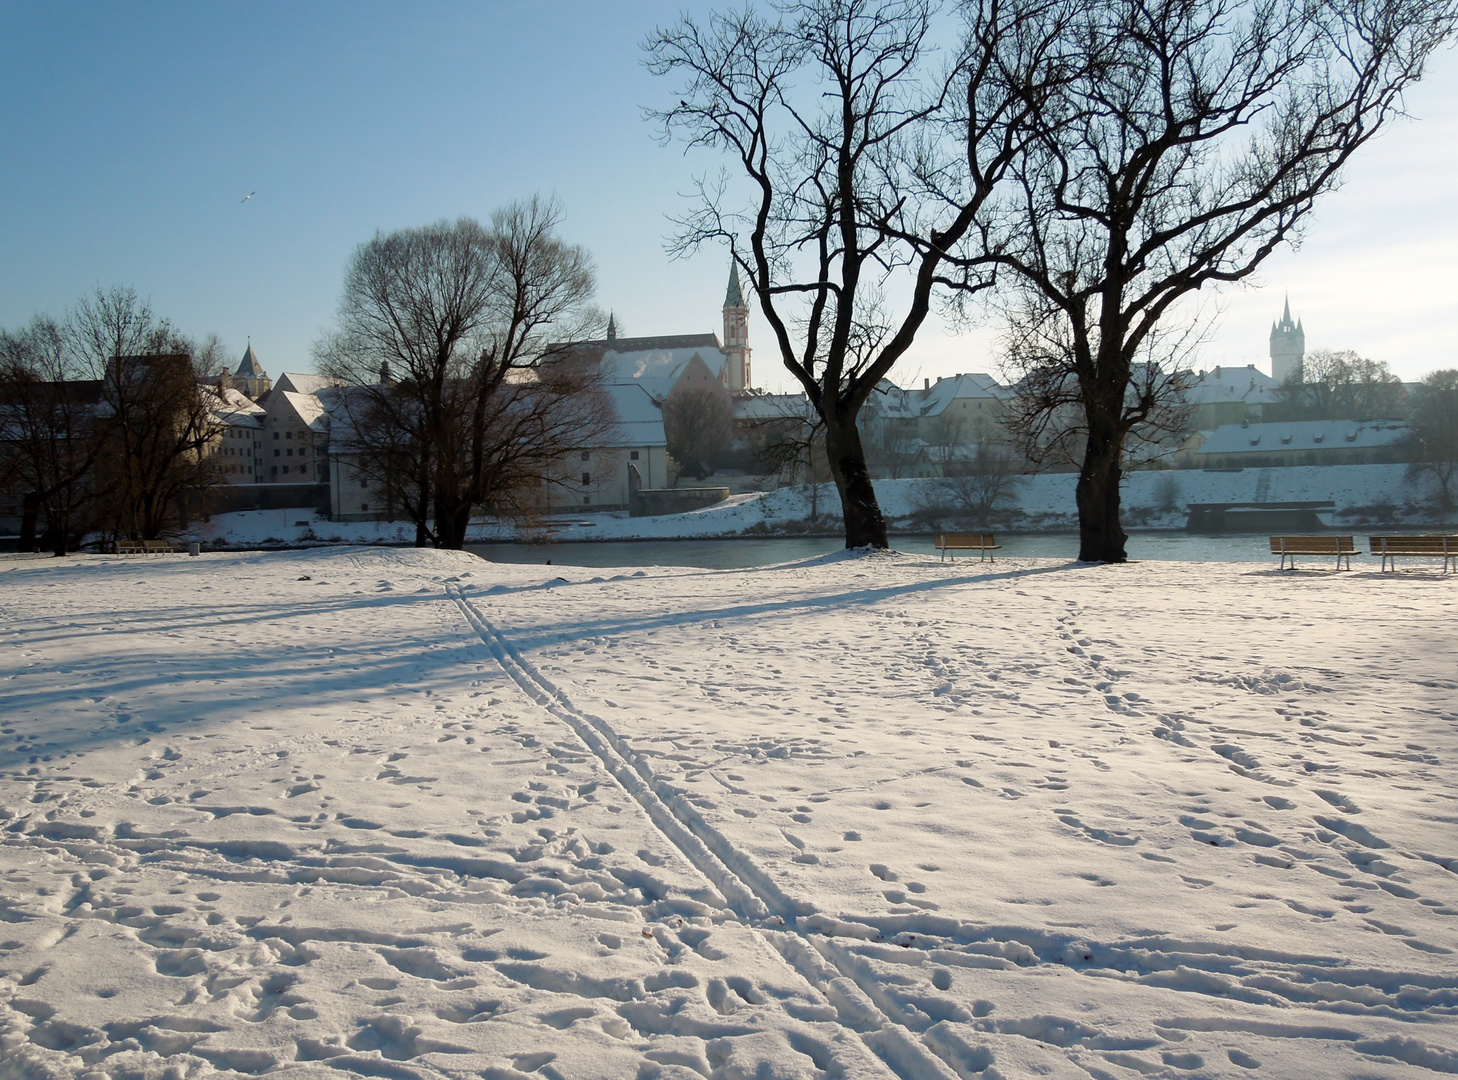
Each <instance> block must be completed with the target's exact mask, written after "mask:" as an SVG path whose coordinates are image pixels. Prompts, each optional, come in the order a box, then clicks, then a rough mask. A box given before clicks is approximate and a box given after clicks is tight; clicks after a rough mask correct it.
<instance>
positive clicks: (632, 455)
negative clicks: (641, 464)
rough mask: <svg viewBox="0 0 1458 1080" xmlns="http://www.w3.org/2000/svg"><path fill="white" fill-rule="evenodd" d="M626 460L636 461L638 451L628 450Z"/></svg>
mask: <svg viewBox="0 0 1458 1080" xmlns="http://www.w3.org/2000/svg"><path fill="white" fill-rule="evenodd" d="M628 460H629V461H637V460H638V451H636V450H629V451H628Z"/></svg>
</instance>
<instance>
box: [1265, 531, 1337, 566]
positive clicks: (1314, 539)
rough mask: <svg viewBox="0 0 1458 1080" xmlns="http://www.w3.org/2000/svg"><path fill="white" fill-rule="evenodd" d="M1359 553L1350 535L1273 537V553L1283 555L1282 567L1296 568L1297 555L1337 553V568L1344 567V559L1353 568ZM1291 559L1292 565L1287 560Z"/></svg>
mask: <svg viewBox="0 0 1458 1080" xmlns="http://www.w3.org/2000/svg"><path fill="white" fill-rule="evenodd" d="M1356 553H1357V548H1356V545H1355V544H1353V543H1352V538H1351V537H1350V536H1273V537H1271V554H1272V555H1279V556H1281V569H1282V570H1286V569H1291V570H1295V569H1296V556H1297V555H1335V556H1336V564H1337V569H1338V570H1340V569H1341V568H1342V560H1343V559H1346V560H1347V569H1348V570H1350V569H1351V568H1352V556H1353V555H1355V554H1356ZM1287 559H1290V560H1291V565H1290V566H1289V567H1287V566H1286V560H1287Z"/></svg>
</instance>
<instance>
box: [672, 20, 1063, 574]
mask: <svg viewBox="0 0 1458 1080" xmlns="http://www.w3.org/2000/svg"><path fill="white" fill-rule="evenodd" d="M1060 10H1061V11H1064V12H1065V13H1066V12H1067V11H1071V10H1072V8H1071V5H1069V6H1067V7H1061V8H1060V7H1059V6H1058V5H1055V4H1050V3H1043V2H1040V0H990V2H989V3H986V4H982V5H980V6H969V7H968V8H966V9H965V11H964V15H965V26H964V27H962V28H960V30H961V33H960V41H961V42H962V44H961V45H960V46H958V47H956V48H954V49H953V50H952V52H951V53H950V54H946V55H942V54H938V53H937V51H936V49H934V48H933V47H932V46H933V41H934V40H937V39H938V38H939V36H942V37H945V36H948V35H950V37H951V38H952V39H953V40H957V39H958V37H959V33H958V32H955V31H949V30H948V29H947V28H944V27H942V26H940V25H939V24H938V23H937V21H936V19H935V18H934V12H933V8H932V5H931V4H930V3H929V2H928V0H800V2H795V3H784V4H782V5H779V6H778V7H777V8H776V9H775V11H776V14H774V15H771V16H766V15H763V14H761V13H759V12H757V11H755V10H753V9H746V10H744V11H742V12H739V13H716V14H713V15H711V16H709V18H708V19H707V20H706V21H705V22H703V23H699V22H696V21H694V20H693V19H690V18H684V19H683V20H682V21H680V22H679V23H678V24H677V25H676V26H674V27H672V28H670V29H666V30H659V31H656V32H655V33H654V34H653V35H652V36H651V37H650V38H649V40H648V42H647V43H646V49H647V52H648V66H649V68H650V70H652V71H653V72H655V73H656V74H659V75H665V76H674V77H677V78H678V79H679V83H678V93H677V94H676V95H675V96H676V97H677V100H678V104H677V105H676V106H673V107H670V108H668V109H666V110H663V111H660V112H657V113H655V114H653V115H654V116H655V117H656V119H658V120H659V121H661V122H662V124H663V127H664V134H665V138H669V137H673V136H679V137H681V138H682V139H683V140H684V141H685V142H686V143H687V144H688V145H689V146H690V147H706V148H709V149H712V150H717V151H721V152H723V153H725V154H726V155H727V156H728V157H729V158H730V159H731V160H732V162H733V165H732V172H728V171H726V172H725V173H724V174H722V175H721V176H720V177H719V178H718V179H717V180H712V181H711V180H700V181H699V183H698V196H697V200H696V206H695V209H694V210H692V211H691V212H690V213H689V214H688V216H687V217H685V218H682V219H680V220H679V221H678V222H677V225H678V227H679V231H678V239H677V241H676V244H675V247H674V250H675V251H676V252H678V253H680V254H686V253H689V252H692V251H693V250H695V249H696V248H698V247H699V246H700V245H702V244H704V243H706V242H713V241H727V242H728V243H729V245H730V247H731V250H732V251H733V253H734V257H735V258H736V260H737V262H738V265H739V267H740V269H741V270H742V271H743V272H744V274H745V275H746V276H747V278H748V280H749V282H750V284H751V286H752V288H753V290H754V294H755V296H756V298H757V299H758V301H759V305H760V310H761V311H762V312H763V313H764V316H765V318H766V319H767V320H768V322H769V324H770V328H771V329H772V331H773V332H774V337H775V346H776V349H777V351H778V353H779V356H780V359H781V361H782V362H783V363H784V365H785V368H786V369H787V370H788V371H789V372H790V373H791V374H792V375H794V377H795V378H796V380H797V381H798V382H799V384H800V386H801V387H802V388H803V390H804V392H805V394H806V395H807V397H808V398H809V400H810V403H811V405H812V406H813V407H814V409H815V411H816V413H817V415H818V416H819V417H820V421H821V424H822V425H823V431H824V437H825V442H826V448H827V453H828V457H829V461H830V470H831V474H832V476H833V478H834V480H835V484H836V488H837V491H838V492H839V495H840V500H841V506H842V510H843V515H844V521H845V535H846V545H847V546H848V547H860V546H871V547H880V548H884V547H886V546H887V537H886V523H885V520H884V518H883V517H882V514H881V510H880V507H879V505H878V504H877V502H876V494H875V489H874V487H873V486H872V483H871V478H870V473H869V471H868V469H867V467H866V456H865V452H864V449H863V447H862V443H861V436H860V432H859V430H858V428H857V424H856V420H857V417H858V415H859V413H860V411H861V407H862V405H864V404H865V402H866V400H867V397H868V396H869V395H870V393H871V392H872V390H873V389H874V388H875V386H876V384H877V383H878V382H879V381H880V380H881V379H882V378H884V377H885V376H886V374H887V373H888V372H889V371H890V370H891V368H892V366H893V365H894V364H895V363H896V362H897V361H898V360H899V359H900V358H901V357H902V356H903V355H905V353H906V350H907V349H908V348H909V347H910V345H911V343H912V341H913V340H914V339H915V336H916V334H917V332H918V331H919V330H920V328H921V326H922V324H923V322H924V321H925V319H926V316H927V315H928V313H929V311H930V305H931V299H932V290H933V289H934V288H935V287H936V286H937V285H938V283H939V282H940V281H941V274H942V272H943V270H944V269H945V267H944V257H945V255H946V253H947V252H948V251H949V250H950V249H951V248H952V247H953V246H954V245H957V244H959V243H960V242H962V241H963V240H965V239H966V238H967V237H968V236H969V235H972V234H974V233H976V234H980V233H982V232H983V231H985V230H986V229H987V227H988V223H987V221H986V220H984V209H985V208H986V207H987V205H988V203H989V201H990V200H991V199H992V198H993V196H994V193H995V192H996V191H997V189H998V187H999V184H1000V183H1001V181H1002V180H1003V178H1004V176H1005V175H1006V172H1007V170H1008V168H1009V166H1010V165H1011V163H1012V162H1013V161H1014V160H1015V159H1016V157H1017V155H1018V153H1019V151H1020V149H1021V139H1022V138H1023V137H1024V127H1023V122H1024V120H1025V119H1026V117H1027V116H1028V115H1029V113H1030V112H1032V111H1034V109H1035V107H1036V105H1037V103H1039V102H1040V101H1041V98H1042V94H1043V90H1042V88H1041V83H1042V81H1043V80H1044V79H1045V78H1048V77H1051V68H1050V65H1048V64H1047V63H1046V61H1047V54H1046V49H1045V46H1046V45H1047V44H1049V43H1050V42H1056V37H1050V36H1049V35H1048V34H1047V33H1046V30H1045V28H1044V26H1043V23H1044V20H1046V19H1048V18H1054V21H1055V22H1056V17H1055V16H1054V14H1053V13H1054V12H1056V11H1060ZM979 265H981V264H978V263H977V262H976V260H971V259H964V260H963V262H962V263H961V264H960V265H959V266H958V281H959V282H960V284H961V285H962V286H963V288H964V289H966V290H968V291H975V290H977V289H980V288H983V287H985V286H986V285H988V284H989V280H988V279H987V278H986V277H982V276H979V275H978V273H977V267H978V266H979ZM896 290H904V291H906V292H907V293H908V294H909V295H908V296H907V298H906V300H905V303H904V306H903V307H902V308H901V311H900V314H899V315H896V316H894V317H893V316H890V315H888V314H887V311H888V309H889V301H888V300H887V297H888V296H890V295H891V294H892V292H895V291H896Z"/></svg>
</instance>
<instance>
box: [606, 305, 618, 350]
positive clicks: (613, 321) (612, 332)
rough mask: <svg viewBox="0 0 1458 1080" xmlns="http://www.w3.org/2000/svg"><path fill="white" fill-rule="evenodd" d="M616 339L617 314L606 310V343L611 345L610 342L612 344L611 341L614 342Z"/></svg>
mask: <svg viewBox="0 0 1458 1080" xmlns="http://www.w3.org/2000/svg"><path fill="white" fill-rule="evenodd" d="M617 340H618V320H617V316H616V315H615V314H614V313H613V312H611V311H609V312H608V328H607V343H608V344H609V345H611V344H613V342H615V341H617Z"/></svg>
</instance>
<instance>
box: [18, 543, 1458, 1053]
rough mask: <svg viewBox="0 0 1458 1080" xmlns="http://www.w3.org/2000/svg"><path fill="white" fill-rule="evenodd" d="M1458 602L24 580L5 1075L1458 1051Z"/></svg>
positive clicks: (785, 585) (464, 565)
mask: <svg viewBox="0 0 1458 1080" xmlns="http://www.w3.org/2000/svg"><path fill="white" fill-rule="evenodd" d="M1455 616H1458V591H1455V588H1454V581H1453V578H1452V575H1448V577H1446V578H1445V577H1444V576H1443V575H1442V574H1441V573H1439V572H1438V571H1437V570H1436V569H1435V568H1432V569H1418V568H1408V569H1405V570H1403V571H1402V572H1401V573H1398V574H1390V573H1389V574H1386V575H1383V574H1380V573H1379V572H1377V571H1376V569H1375V568H1372V569H1356V570H1353V571H1352V572H1350V573H1336V572H1332V571H1317V570H1308V571H1303V572H1299V573H1297V574H1294V575H1293V574H1289V573H1288V574H1282V573H1279V572H1277V571H1276V570H1274V569H1273V568H1271V567H1269V566H1267V565H1264V564H1230V563H1226V564H1174V563H1164V564H1161V563H1146V564H1142V565H1139V566H1080V565H1077V564H1071V563H1069V562H1067V561H1066V560H1036V559H1008V560H999V562H998V564H997V565H996V566H995V567H991V566H982V565H977V564H968V563H966V562H960V561H959V562H958V563H957V564H955V565H952V564H943V563H939V562H937V561H936V560H935V559H934V558H930V557H922V556H914V555H904V554H902V555H896V554H889V553H886V554H880V555H860V556H854V555H850V556H848V555H845V554H839V555H835V556H830V557H824V558H818V559H811V560H805V561H800V562H796V563H791V564H788V565H781V566H778V567H773V568H767V569H759V570H741V571H720V572H705V571H697V570H666V569H651V568H650V569H638V570H632V569H624V570H608V569H604V570H576V569H571V568H562V567H551V568H544V567H533V566H506V565H494V564H487V563H483V562H481V561H480V560H478V559H476V558H474V557H472V556H469V555H465V554H462V553H451V552H434V551H412V550H376V549H341V550H330V551H312V552H288V553H273V554H253V555H231V554H208V555H204V556H202V557H200V558H172V559H154V560H150V561H148V560H145V559H121V558H112V557H97V556H81V557H74V558H69V559H63V560H20V559H17V560H0V716H3V718H4V723H3V725H0V739H3V742H0V806H3V807H4V809H3V811H0V814H3V815H4V818H5V828H4V830H3V832H0V914H3V919H4V931H3V933H0V938H3V939H4V940H3V941H0V1076H3V1077H5V1078H6V1080H9V1078H10V1077H13V1076H24V1077H26V1078H30V1077H36V1076H44V1077H47V1078H48V1080H49V1078H57V1077H81V1076H92V1077H97V1076H103V1075H106V1076H113V1075H128V1076H137V1077H142V1078H144V1080H152V1078H160V1077H162V1076H164V1075H186V1076H188V1077H197V1078H205V1077H207V1076H210V1075H215V1074H224V1075H234V1074H236V1073H240V1072H241V1073H245V1074H250V1075H268V1076H278V1077H288V1078H300V1080H302V1078H304V1077H317V1076H320V1075H322V1074H323V1072H324V1071H325V1070H327V1071H328V1072H329V1074H330V1075H340V1074H341V1073H342V1074H348V1075H372V1076H380V1075H388V1076H400V1077H410V1078H412V1080H426V1078H436V1077H455V1076H465V1075H473V1076H481V1075H486V1076H490V1077H504V1078H507V1077H522V1076H531V1075H542V1076H548V1077H550V1076H561V1077H574V1078H576V1077H584V1078H592V1077H623V1076H627V1077H633V1076H639V1077H662V1078H679V1080H685V1078H688V1077H691V1076H696V1077H702V1076H708V1075H715V1076H725V1077H729V1076H755V1075H766V1076H771V1075H772V1076H784V1077H822V1076H832V1075H833V1076H845V1077H873V1076H877V1077H884V1076H889V1075H893V1074H895V1075H901V1076H916V1077H933V1076H937V1077H946V1076H952V1075H961V1076H982V1077H989V1078H990V1077H993V1076H1001V1077H1006V1078H1011V1077H1018V1076H1030V1075H1040V1076H1052V1077H1087V1076H1090V1075H1094V1076H1123V1075H1140V1074H1142V1075H1186V1074H1194V1073H1197V1074H1198V1075H1201V1076H1209V1077H1221V1078H1229V1077H1235V1076H1241V1077H1245V1076H1249V1075H1252V1073H1253V1072H1255V1073H1256V1074H1258V1075H1269V1076H1279V1077H1282V1078H1302V1077H1310V1078H1318V1077H1320V1078H1323V1080H1325V1078H1329V1077H1353V1078H1355V1077H1359V1076H1360V1077H1417V1076H1429V1075H1434V1074H1437V1073H1445V1074H1446V1073H1450V1072H1452V1071H1453V1070H1454V1069H1455V1068H1458V1040H1455V1039H1454V1038H1453V1037H1452V1034H1451V1027H1452V1025H1451V1017H1452V1012H1453V1010H1454V1009H1455V1008H1458V997H1455V995H1454V990H1453V988H1454V987H1455V986H1458V877H1455V871H1458V798H1455V796H1454V794H1453V792H1454V790H1455V788H1458V784H1455V780H1458V775H1455V766H1454V763H1455V762H1458V713H1455V712H1454V708H1453V704H1454V701H1455V700H1458V680H1455V678H1454V674H1453V668H1452V656H1453V653H1454V648H1455V645H1458V630H1455V627H1458V618H1455Z"/></svg>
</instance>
